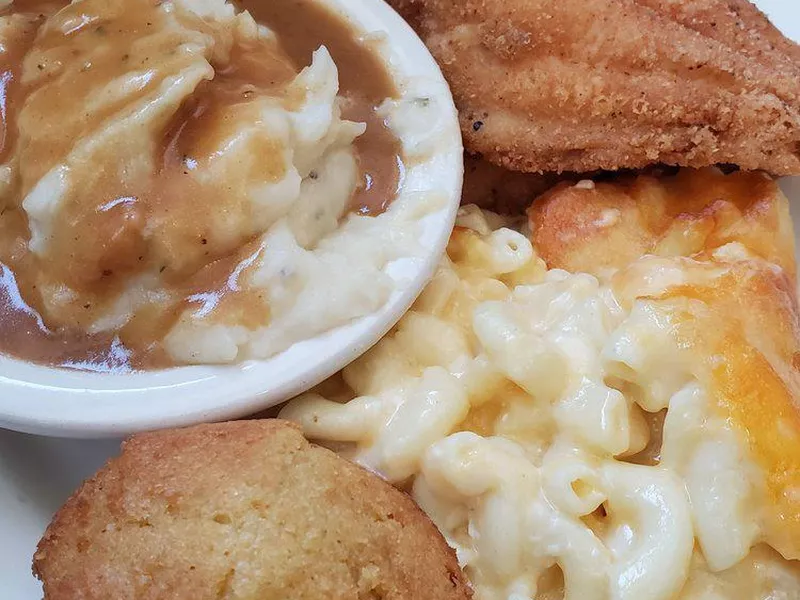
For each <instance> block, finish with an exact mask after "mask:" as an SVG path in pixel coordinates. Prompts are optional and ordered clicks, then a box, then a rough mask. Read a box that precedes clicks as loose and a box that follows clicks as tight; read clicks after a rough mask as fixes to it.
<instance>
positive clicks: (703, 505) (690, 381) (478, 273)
mask: <svg viewBox="0 0 800 600" xmlns="http://www.w3.org/2000/svg"><path fill="white" fill-rule="evenodd" d="M788 219H789V217H788V212H787V205H786V199H785V198H784V197H783V196H782V194H781V193H780V191H779V190H778V188H777V186H776V184H775V183H774V182H773V181H771V180H768V179H767V178H765V177H763V176H762V175H761V174H758V173H756V174H744V173H741V174H734V175H723V174H722V173H720V172H719V171H716V170H706V171H697V172H695V171H683V172H681V173H679V174H678V175H677V176H673V177H664V178H660V179H655V178H651V177H639V178H637V179H632V180H627V181H625V180H624V181H621V182H615V183H598V184H595V183H592V182H580V183H578V184H577V185H572V184H570V185H566V184H565V185H563V186H560V187H558V188H556V189H555V190H553V191H552V192H549V193H548V194H546V195H545V196H543V197H542V198H540V199H539V200H537V201H536V203H534V206H533V208H532V209H531V211H530V213H529V220H528V222H527V223H520V222H514V221H513V220H510V219H504V218H501V217H498V216H497V215H494V214H492V213H489V212H486V211H481V210H480V209H478V208H476V207H474V206H467V207H464V208H462V211H461V214H460V219H459V227H458V228H457V229H456V231H455V232H454V233H453V236H452V238H451V242H450V245H449V247H448V252H447V257H446V258H445V259H444V261H443V263H442V265H441V267H440V269H439V271H438V273H437V274H436V276H435V277H434V279H433V280H432V281H431V283H430V284H429V286H428V287H427V289H426V290H425V291H424V293H423V294H422V296H421V297H420V298H419V300H418V301H417V303H416V304H415V306H414V308H413V309H412V311H411V312H409V313H408V314H407V315H406V316H405V317H404V318H403V320H402V321H401V322H400V323H399V324H398V325H397V327H396V328H395V329H394V330H393V331H392V332H391V333H390V334H389V335H388V336H387V337H385V338H384V339H383V340H382V341H381V342H380V343H379V344H378V345H377V346H376V347H374V348H373V349H372V350H370V351H369V352H368V353H367V354H366V355H365V356H363V357H362V358H360V359H359V360H357V361H356V362H355V363H353V364H351V365H350V366H348V367H347V368H345V369H344V371H342V372H341V373H340V374H339V375H337V376H336V377H334V378H332V379H331V380H329V381H327V382H325V383H324V384H322V385H321V386H319V388H317V389H316V390H314V391H312V392H311V393H307V394H305V395H303V396H301V397H300V398H297V399H295V400H294V401H292V402H291V403H289V404H288V405H287V406H286V407H285V408H284V409H283V410H282V412H281V416H282V417H284V418H288V419H291V420H294V421H296V422H298V423H300V424H301V425H302V427H303V429H304V431H305V433H306V435H307V436H309V437H310V438H312V439H315V440H320V441H322V442H323V443H326V444H328V445H329V446H331V447H332V448H334V449H336V450H337V451H338V452H340V453H341V454H343V455H345V456H347V457H349V458H351V459H353V460H355V461H357V462H358V463H360V464H362V465H364V466H365V467H367V468H369V469H371V470H373V471H375V472H377V473H379V474H381V475H382V476H383V477H385V478H387V479H388V480H390V481H392V482H394V483H395V484H396V485H398V486H401V487H403V488H405V489H407V490H409V491H410V492H411V493H412V494H413V496H414V498H415V499H416V500H417V502H418V503H419V504H420V506H421V507H422V508H423V509H424V510H425V511H426V512H427V513H428V514H429V515H430V516H431V518H432V519H433V521H434V522H435V523H436V524H437V525H438V527H439V528H440V529H441V531H442V532H443V533H444V534H445V536H446V538H447V540H448V542H449V543H450V544H451V545H452V546H453V547H454V548H455V549H456V552H457V555H458V558H459V561H460V563H461V565H462V566H463V568H464V569H465V571H466V573H467V574H468V576H469V578H470V580H471V582H472V585H473V587H474V589H475V591H476V597H477V598H478V599H479V600H533V599H538V600H542V599H546V600H554V599H556V598H565V599H567V600H611V599H613V600H642V599H648V600H668V599H675V598H678V599H682V600H690V599H691V600H697V599H703V600H711V599H714V600H716V599H723V598H725V599H731V600H753V599H763V600H766V599H768V598H769V599H777V598H785V599H796V598H800V563H799V562H798V559H800V408H798V406H797V404H796V402H797V399H798V398H800V377H798V372H797V368H798V362H797V361H798V358H797V357H798V356H800V313H798V308H797V301H796V297H795V292H794V289H795V283H794V260H793V243H792V239H793V238H792V232H791V227H790V226H789V220H788ZM521 232H525V234H523V233H521Z"/></svg>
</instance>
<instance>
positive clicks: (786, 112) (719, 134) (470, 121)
mask: <svg viewBox="0 0 800 600" xmlns="http://www.w3.org/2000/svg"><path fill="white" fill-rule="evenodd" d="M389 3H390V4H392V5H393V6H394V7H395V8H396V9H397V10H398V11H399V12H400V13H401V14H402V15H403V16H405V17H406V18H407V19H408V20H409V22H410V23H411V24H412V26H414V27H415V28H416V30H417V32H418V33H419V34H420V35H421V37H422V38H423V40H424V41H425V42H426V43H427V45H428V47H429V48H430V50H431V52H432V53H433V55H434V57H435V58H436V59H437V61H438V62H439V64H440V65H441V67H442V70H443V72H444V74H445V76H446V77H447V79H448V81H449V83H450V87H451V89H452V90H453V95H454V97H455V100H456V104H457V106H458V108H459V112H460V116H461V125H462V131H463V134H464V141H465V146H466V147H467V149H468V150H469V151H470V152H473V153H475V152H479V153H481V154H482V155H483V156H484V157H485V158H486V159H488V160H490V161H491V162H493V163H495V164H498V165H502V166H505V167H507V168H509V169H513V170H519V171H530V172H546V171H556V172H563V171H576V172H588V171H595V170H601V169H605V170H617V169H624V168H641V167H644V166H646V165H651V164H654V163H663V164H668V165H680V166H691V167H703V166H709V165H714V164H724V163H727V164H735V165H738V166H740V167H741V168H743V169H748V170H755V169H763V170H766V171H768V172H770V173H773V174H776V175H787V174H797V173H800V155H799V153H800V48H799V47H798V46H797V45H796V44H794V43H793V42H791V41H789V40H787V39H786V38H784V37H783V36H782V35H781V34H780V32H779V31H778V30H777V29H776V28H775V27H774V26H772V25H771V24H770V22H769V21H768V20H767V18H766V17H765V16H764V15H763V14H762V13H761V12H760V11H759V10H758V9H757V8H755V7H754V6H753V5H752V4H750V3H749V2H748V1H747V0H510V1H505V2H503V1H500V0H389Z"/></svg>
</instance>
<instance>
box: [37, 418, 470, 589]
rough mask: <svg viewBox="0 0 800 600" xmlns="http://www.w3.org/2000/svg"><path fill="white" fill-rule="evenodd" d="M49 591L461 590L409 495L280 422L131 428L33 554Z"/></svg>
mask: <svg viewBox="0 0 800 600" xmlns="http://www.w3.org/2000/svg"><path fill="white" fill-rule="evenodd" d="M33 568H34V572H35V574H36V575H37V576H38V577H39V578H40V579H41V580H42V582H43V584H44V590H45V597H46V598H48V599H54V600H60V599H78V598H80V599H95V598H96V599H98V600H101V599H102V600H108V599H109V598H114V600H121V599H134V598H135V599H136V600H146V599H161V598H163V599H175V598H190V599H192V600H202V599H222V598H227V599H234V598H235V599H250V598H252V599H254V600H255V599H258V600H294V599H297V600H299V599H307V600H319V599H322V598H325V599H326V600H328V599H334V600H335V599H341V600H354V599H378V598H382V599H385V600H390V599H393V600H409V599H411V598H414V599H423V600H424V599H430V600H442V599H454V600H455V599H458V600H462V599H467V598H469V597H470V596H471V593H470V591H469V590H468V588H467V586H466V584H465V582H464V579H463V576H462V574H461V571H460V570H459V567H458V563H457V561H456V558H455V555H454V553H453V552H452V550H451V549H450V548H449V547H448V546H447V545H446V543H445V541H444V540H443V538H442V537H441V535H440V534H439V532H438V531H437V530H436V528H435V527H434V526H433V524H432V523H431V522H430V521H429V520H428V518H427V517H426V516H425V515H424V514H423V513H422V512H421V511H420V509H419V508H418V507H417V506H416V505H415V504H414V502H413V501H412V500H411V499H410V498H409V497H408V496H407V495H405V494H404V493H402V492H400V491H398V490H396V489H394V488H393V487H391V486H390V485H389V484H387V483H385V482H384V481H382V480H380V479H379V478H377V477H375V476H373V475H371V474H370V473H368V472H367V471H365V470H363V469H361V468H360V467H358V466H356V465H353V464H351V463H349V462H347V461H345V460H343V459H341V458H339V457H337V456H336V455H335V454H333V453H332V452H329V451H328V450H326V449H323V448H319V447H316V446H312V445H310V444H309V443H308V442H306V440H305V439H304V438H303V437H302V435H301V434H300V432H299V430H298V429H297V428H296V427H295V426H293V425H290V424H288V423H286V422H284V421H278V420H261V421H242V422H232V423H224V424H216V425H201V426H198V427H192V428H188V429H181V430H168V431H163V432H158V433H149V434H143V435H137V436H134V437H133V438H131V439H130V440H129V441H127V442H125V443H124V444H123V447H122V454H121V456H119V457H118V458H115V459H113V460H111V461H110V462H109V463H108V464H107V465H106V466H105V467H104V468H103V469H102V470H101V471H100V472H98V473H97V474H96V475H95V476H94V477H93V478H92V479H90V480H88V481H86V482H85V483H84V484H83V486H82V487H81V488H80V489H79V490H78V491H77V492H76V493H75V494H74V495H73V496H72V498H70V499H69V501H68V502H67V503H66V504H65V505H64V507H63V508H62V509H61V510H60V511H59V512H58V513H57V514H56V516H55V517H54V519H53V521H52V523H51V524H50V526H49V527H48V529H47V531H46V533H45V535H44V537H43V538H42V540H41V542H40V543H39V547H38V549H37V552H36V554H35V556H34V563H33Z"/></svg>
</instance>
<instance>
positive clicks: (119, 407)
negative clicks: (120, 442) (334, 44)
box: [0, 0, 463, 598]
mask: <svg viewBox="0 0 800 600" xmlns="http://www.w3.org/2000/svg"><path fill="white" fill-rule="evenodd" d="M324 2H325V3H326V4H328V5H330V6H331V7H333V8H334V9H335V10H337V12H340V13H341V14H342V15H343V16H344V17H345V18H347V19H348V20H349V21H351V23H352V25H353V26H354V27H355V29H357V30H359V31H360V32H362V33H363V34H365V35H367V34H368V35H369V37H370V38H372V39H376V40H379V41H380V42H381V43H378V44H376V45H375V46H374V47H375V48H376V50H377V51H378V52H380V53H381V54H382V55H383V56H384V58H385V60H386V62H387V64H388V65H389V67H390V71H391V72H392V75H393V77H394V79H395V82H396V83H397V87H398V89H399V90H400V93H401V96H402V97H403V98H406V97H408V98H410V99H413V98H417V97H419V96H420V95H422V94H424V96H425V97H427V98H429V100H430V102H429V106H430V110H432V111H434V114H432V115H429V117H432V118H434V119H435V122H436V127H435V128H430V129H426V130H424V131H423V132H422V133H421V134H419V138H420V139H419V140H418V142H419V143H422V144H425V145H426V146H427V144H428V143H429V140H428V137H429V138H430V146H431V147H434V148H435V150H434V151H432V152H431V153H430V154H429V155H427V156H426V158H425V159H424V160H415V161H414V162H413V163H412V164H410V165H406V171H405V174H404V178H403V183H402V186H403V190H406V191H407V192H406V193H405V196H406V198H407V204H409V205H412V206H413V207H418V208H419V209H418V210H417V211H416V212H417V213H419V214H421V215H425V216H423V217H421V218H420V223H421V225H422V227H421V230H420V235H419V238H418V241H419V247H420V248H421V250H420V252H419V254H416V255H414V256H408V257H403V258H401V259H399V260H396V261H394V262H392V263H390V264H389V265H388V266H387V267H386V270H385V272H386V273H387V274H389V275H390V276H391V277H392V278H393V279H394V280H395V290H394V292H393V293H392V295H391V297H390V298H389V300H388V302H387V303H386V305H384V307H383V308H382V309H380V310H379V311H377V312H376V313H373V314H372V315H369V316H367V317H364V318H361V319H358V320H356V321H353V322H352V323H350V324H348V325H345V326H343V327H339V328H337V329H334V330H332V331H330V332H328V333H326V334H323V335H321V336H318V337H316V338H313V339H310V340H306V341H304V342H301V343H298V344H295V345H294V346H292V347H291V348H289V349H288V350H287V351H285V352H283V353H281V354H278V355H277V356H275V357H274V358H271V359H270V360H267V361H248V362H245V363H240V364H237V365H231V366H192V367H181V368H176V369H167V370H162V371H155V372H147V373H134V374H114V375H112V374H104V373H88V372H78V371H68V370H65V369H52V368H48V367H43V366H39V365H34V364H31V363H26V362H23V361H18V360H13V359H11V358H8V357H0V427H5V428H8V429H15V430H18V431H25V432H29V433H38V434H44V435H54V436H62V437H86V438H94V437H108V436H111V435H123V434H126V433H131V432H134V431H141V430H146V429H156V428H160V427H168V426H179V425H188V424H193V423H199V422H203V421H219V420H224V419H231V418H237V417H242V416H245V415H248V414H252V413H254V412H257V411H259V410H262V409H265V408H267V407H269V406H272V405H275V404H277V403H279V402H282V401H284V400H287V399H289V398H291V397H292V396H295V395H297V394H299V393H301V392H303V391H305V390H307V389H308V388H310V387H311V386H313V385H316V384H317V383H319V382H320V381H322V380H323V379H325V378H326V377H329V376H330V375H332V374H333V373H335V372H336V371H338V370H340V369H341V368H342V367H344V366H345V365H346V364H347V363H349V362H351V361H352V360H353V359H355V358H356V357H357V356H359V355H361V354H363V353H364V351H366V350H367V349H368V348H369V347H370V346H372V345H373V344H374V343H375V342H377V341H378V340H379V339H380V338H381V337H382V336H383V334H384V333H386V332H387V331H388V330H389V329H390V328H391V327H392V326H393V325H394V324H395V323H396V322H397V321H398V320H399V319H400V317H401V316H402V315H403V313H405V311H406V310H408V307H409V306H411V304H412V303H413V302H414V300H415V299H416V297H417V295H418V294H419V292H420V291H421V290H422V288H423V287H424V285H425V284H426V283H427V281H428V279H430V277H431V275H432V274H433V271H434V270H435V268H436V265H437V264H438V262H439V259H440V258H441V255H442V252H443V251H444V248H445V245H446V244H447V240H448V238H449V236H450V231H451V230H452V227H453V222H454V220H455V214H456V210H457V209H458V203H459V200H460V197H461V182H462V175H463V161H462V147H461V131H460V128H459V125H458V118H457V115H456V110H455V107H454V106H453V99H452V97H451V96H450V90H449V88H448V87H447V84H446V83H445V81H444V78H443V77H442V75H441V72H440V71H439V67H438V65H437V64H436V63H435V62H434V60H433V58H432V57H431V55H430V54H429V53H428V51H427V49H426V48H425V46H424V44H423V43H422V42H421V41H420V40H419V38H418V37H417V36H416V35H415V34H414V32H413V31H412V30H411V29H410V28H409V27H408V25H406V24H405V22H404V21H403V20H402V19H401V18H400V17H399V16H398V15H397V14H396V13H395V12H394V11H392V10H391V9H390V8H389V7H388V5H386V4H384V3H383V2H381V1H380V0H324ZM426 136H428V137H426ZM403 193H404V192H403V191H401V194H403ZM432 206H436V207H437V208H436V209H435V210H433V211H431V212H429V211H430V210H431V207H432ZM426 207H427V208H426ZM395 208H397V209H398V210H400V208H399V205H393V206H390V208H389V212H391V211H392V210H393V209H395ZM407 208H411V206H409V207H407ZM384 223H385V225H384V227H385V228H386V229H387V231H386V232H385V235H386V237H387V238H388V237H389V236H390V235H391V232H390V231H388V229H389V227H391V222H390V221H384ZM0 598H2V596H0Z"/></svg>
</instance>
